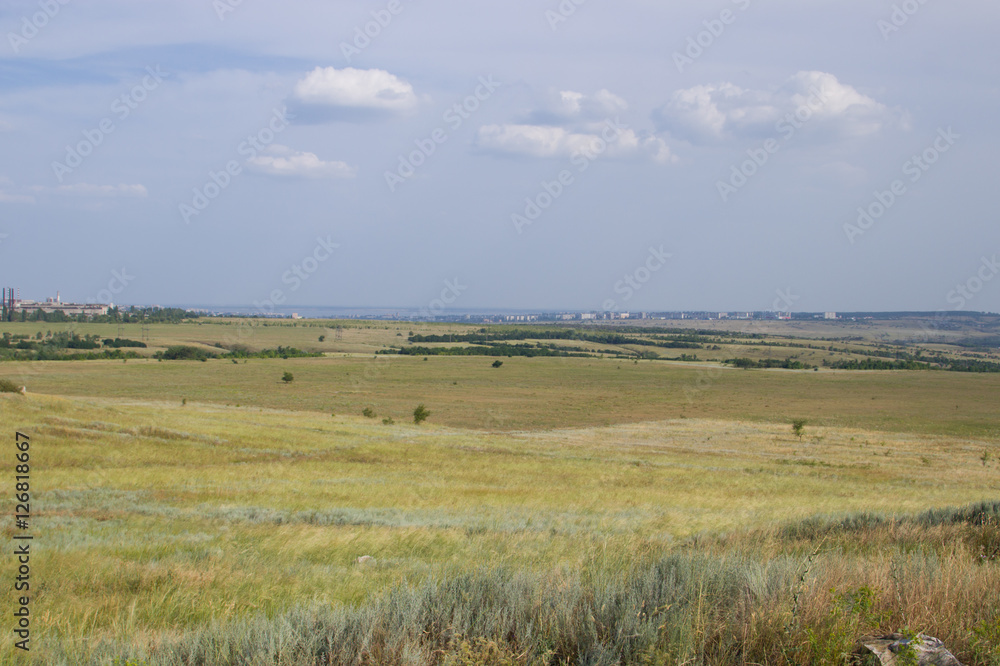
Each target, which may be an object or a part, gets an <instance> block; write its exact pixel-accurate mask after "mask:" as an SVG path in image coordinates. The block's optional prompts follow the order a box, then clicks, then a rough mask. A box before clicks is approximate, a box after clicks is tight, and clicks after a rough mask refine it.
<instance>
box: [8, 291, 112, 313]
mask: <svg viewBox="0 0 1000 666" xmlns="http://www.w3.org/2000/svg"><path fill="white" fill-rule="evenodd" d="M13 291H14V290H13V289H10V290H9V291H8V294H7V295H6V296H7V297H6V298H5V299H4V300H5V302H4V305H5V310H8V311H9V312H12V313H15V314H18V313H21V312H24V313H26V314H31V313H33V312H37V311H38V310H41V311H42V312H44V313H45V314H52V313H54V312H62V313H63V314H64V315H66V316H69V317H75V316H78V315H86V316H88V317H97V316H101V315H106V314H108V310H110V306H108V305H103V304H100V303H63V302H62V298H61V296H60V294H59V292H56V297H55V298H47V299H45V300H44V301H32V300H29V299H22V298H16V297H14V295H13Z"/></svg>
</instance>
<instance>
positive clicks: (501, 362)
mask: <svg viewBox="0 0 1000 666" xmlns="http://www.w3.org/2000/svg"><path fill="white" fill-rule="evenodd" d="M501 365H503V361H493V367H494V368H499V367H500V366H501Z"/></svg>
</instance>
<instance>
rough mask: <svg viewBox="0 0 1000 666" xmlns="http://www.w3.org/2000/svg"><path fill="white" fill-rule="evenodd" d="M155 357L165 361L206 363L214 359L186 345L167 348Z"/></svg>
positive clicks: (212, 356) (207, 353)
mask: <svg viewBox="0 0 1000 666" xmlns="http://www.w3.org/2000/svg"><path fill="white" fill-rule="evenodd" d="M156 356H157V358H162V359H166V360H167V361H207V360H208V359H210V358H215V354H212V353H210V352H207V351H205V350H204V349H199V348H198V347H191V346H188V345H174V346H173V347H167V349H166V351H162V352H159V353H157V354H156Z"/></svg>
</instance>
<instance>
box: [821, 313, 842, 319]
mask: <svg viewBox="0 0 1000 666" xmlns="http://www.w3.org/2000/svg"><path fill="white" fill-rule="evenodd" d="M839 318H840V317H838V316H837V313H836V312H824V313H823V319H839Z"/></svg>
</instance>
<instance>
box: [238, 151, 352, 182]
mask: <svg viewBox="0 0 1000 666" xmlns="http://www.w3.org/2000/svg"><path fill="white" fill-rule="evenodd" d="M247 164H249V165H250V166H251V167H252V168H253V169H254V170H255V171H258V172H260V173H265V174H269V175H272V176H289V177H294V178H353V177H354V176H355V175H356V174H357V169H356V168H354V167H351V166H348V165H347V164H346V163H344V162H324V161H323V160H321V159H320V158H319V157H317V156H316V155H315V153H306V152H297V151H293V150H292V149H291V148H288V147H287V146H280V145H273V146H270V147H269V148H268V149H267V151H266V152H265V154H263V155H258V156H257V157H254V158H252V159H249V160H247Z"/></svg>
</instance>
